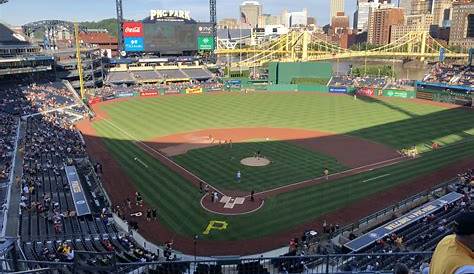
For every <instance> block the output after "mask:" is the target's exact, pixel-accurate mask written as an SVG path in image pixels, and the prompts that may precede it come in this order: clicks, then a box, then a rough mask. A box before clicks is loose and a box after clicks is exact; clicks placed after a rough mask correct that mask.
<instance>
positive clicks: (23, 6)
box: [0, 0, 357, 25]
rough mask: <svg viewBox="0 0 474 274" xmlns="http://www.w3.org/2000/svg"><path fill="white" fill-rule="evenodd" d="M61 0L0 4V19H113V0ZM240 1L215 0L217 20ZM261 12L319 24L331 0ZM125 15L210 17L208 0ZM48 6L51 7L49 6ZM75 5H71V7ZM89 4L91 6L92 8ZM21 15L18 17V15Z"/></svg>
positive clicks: (276, 4) (131, 1)
mask: <svg viewBox="0 0 474 274" xmlns="http://www.w3.org/2000/svg"><path fill="white" fill-rule="evenodd" d="M71 2H72V1H64V0H48V3H49V5H44V2H38V1H34V0H15V1H10V2H8V3H6V4H3V5H1V6H0V22H5V23H8V24H11V25H23V24H26V23H29V22H34V21H39V20H49V19H58V20H66V21H99V20H101V19H106V18H115V16H116V14H115V0H101V1H94V0H82V1H80V2H74V4H73V5H74V6H72V4H71ZM242 2H243V1H240V0H239V1H236V0H218V2H217V9H218V19H223V18H239V7H240V4H241V3H242ZM259 2H260V4H262V5H263V11H264V13H270V14H277V15H278V14H280V13H281V11H282V10H284V9H288V10H289V11H294V10H302V9H303V8H307V9H308V13H309V16H313V17H316V20H317V22H318V24H321V25H324V24H328V23H329V21H330V18H329V17H330V16H329V13H330V0H322V1H314V0H300V1H296V2H294V1H293V2H292V1H288V0H260V1H259ZM345 2H346V3H345V9H346V11H347V13H348V15H349V16H352V13H353V11H354V10H355V7H356V2H357V1H356V0H346V1H345ZM123 6H124V16H125V18H127V19H134V20H139V19H143V18H144V17H146V16H148V13H149V10H150V9H182V10H190V11H191V15H192V17H193V18H194V19H196V20H199V21H208V20H209V10H208V0H181V1H174V2H171V1H165V0H123ZM50 7H54V9H51V8H50ZM72 7H74V8H72ZM90 7H94V8H93V9H91V8H90ZM19 14H21V16H18V15H19Z"/></svg>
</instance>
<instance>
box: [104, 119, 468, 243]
mask: <svg viewBox="0 0 474 274" xmlns="http://www.w3.org/2000/svg"><path fill="white" fill-rule="evenodd" d="M99 130H100V131H101V132H102V131H104V132H110V134H112V135H114V134H115V135H116V134H117V132H116V129H115V128H113V127H110V126H109V127H104V126H103V125H101V126H100V129H99ZM119 136H120V134H119ZM122 137H125V136H122ZM104 141H105V143H106V145H107V147H108V149H109V150H110V151H111V152H112V155H113V156H114V157H116V159H118V160H119V162H120V163H121V166H122V168H124V170H125V172H126V173H127V174H128V176H130V177H131V178H133V181H134V183H135V185H136V187H137V189H138V190H139V191H140V192H142V193H143V194H144V197H145V199H146V201H147V202H149V203H150V204H151V205H152V206H154V207H157V208H158V209H159V215H160V222H162V223H163V224H165V225H166V226H168V227H169V228H170V229H172V230H174V231H176V232H177V233H179V234H182V235H188V236H192V235H194V234H196V233H198V234H200V233H202V231H203V230H204V229H205V226H206V225H207V223H208V222H209V221H210V220H226V221H227V222H229V229H228V230H226V231H225V232H219V233H211V234H210V235H207V236H206V235H202V237H203V238H206V239H215V240H224V239H225V240H239V239H252V238H258V237H262V236H267V235H270V234H272V233H275V232H279V231H284V230H286V229H290V228H292V227H294V226H296V225H298V224H301V223H304V222H307V221H310V220H312V219H314V218H317V217H318V216H320V215H322V214H325V213H328V212H332V211H335V210H337V209H339V208H341V207H344V206H347V205H350V204H351V203H353V202H355V201H357V200H360V199H362V198H364V197H366V196H368V195H370V194H375V193H377V192H380V191H386V190H389V189H390V188H392V187H394V186H397V185H399V184H401V183H404V182H407V181H408V180H410V179H412V178H414V177H417V176H422V175H426V174H429V173H431V172H433V171H435V170H437V169H438V168H440V167H442V166H444V165H446V164H448V163H451V162H454V161H456V160H458V159H460V158H463V157H468V156H472V154H473V152H474V142H468V143H466V144H464V145H458V146H454V147H451V148H449V149H443V150H440V151H437V152H429V153H425V154H424V156H423V157H422V158H419V159H417V160H413V161H410V162H406V163H402V164H400V165H396V166H391V167H387V168H383V169H380V170H376V171H372V172H368V173H364V174H359V175H356V176H352V177H348V178H344V179H341V180H337V181H333V182H328V183H325V184H321V185H316V186H312V187H308V188H305V189H302V190H298V191H294V192H289V193H285V194H281V195H279V196H277V197H275V198H271V199H267V200H266V201H265V206H264V208H263V209H262V210H260V211H257V212H256V213H254V214H251V215H246V216H236V217H224V216H220V215H213V214H210V213H208V212H206V211H204V210H203V209H202V208H201V207H200V205H199V200H200V197H201V195H200V194H199V191H198V190H197V189H196V188H194V187H192V186H191V184H190V183H189V182H187V181H185V180H184V179H183V178H181V177H179V176H177V175H175V174H174V173H172V172H170V171H169V170H168V169H166V168H165V167H163V166H162V165H161V164H159V163H158V161H156V160H155V159H153V158H151V157H150V156H149V155H148V154H147V153H146V152H144V151H143V150H141V149H140V148H138V147H137V146H136V145H135V144H133V143H132V142H130V141H123V140H117V139H115V140H113V139H104ZM134 157H138V158H140V159H141V160H142V161H144V162H145V163H146V164H147V165H148V166H149V168H144V167H143V166H142V165H140V164H139V163H137V162H135V161H133V158H134ZM384 174H390V176H388V177H384V178H382V179H377V180H371V181H368V182H364V180H367V179H370V178H374V177H377V176H381V175H384ZM407 187H409V186H407ZM131 195H132V194H131Z"/></svg>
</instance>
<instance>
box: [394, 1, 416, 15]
mask: <svg viewBox="0 0 474 274" xmlns="http://www.w3.org/2000/svg"><path fill="white" fill-rule="evenodd" d="M415 1H416V0H415ZM412 2H413V0H400V2H399V3H398V7H400V8H402V9H404V10H405V15H411V9H412Z"/></svg>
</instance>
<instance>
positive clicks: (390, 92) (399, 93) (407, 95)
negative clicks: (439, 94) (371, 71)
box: [382, 89, 416, 99]
mask: <svg viewBox="0 0 474 274" xmlns="http://www.w3.org/2000/svg"><path fill="white" fill-rule="evenodd" d="M382 95H383V96H387V97H398V98H404V99H412V98H415V97H416V96H415V92H414V91H409V90H396V89H386V90H384V91H382Z"/></svg>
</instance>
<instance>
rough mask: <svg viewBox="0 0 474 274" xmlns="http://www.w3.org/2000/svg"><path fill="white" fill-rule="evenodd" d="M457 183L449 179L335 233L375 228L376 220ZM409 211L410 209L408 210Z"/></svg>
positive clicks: (456, 179)
mask: <svg viewBox="0 0 474 274" xmlns="http://www.w3.org/2000/svg"><path fill="white" fill-rule="evenodd" d="M457 181H458V178H453V179H451V180H449V181H447V182H444V183H441V184H438V185H436V186H434V187H432V188H431V189H430V190H427V191H423V192H420V193H417V194H415V195H413V196H411V197H408V198H406V199H404V200H402V201H400V202H398V203H396V204H394V205H391V206H389V207H386V208H384V209H382V210H380V211H378V212H375V213H372V214H371V215H369V216H367V217H364V218H362V219H360V220H358V221H357V222H355V223H352V224H349V225H346V226H344V227H342V228H341V229H340V230H339V232H337V233H336V234H339V233H344V232H347V231H355V230H357V229H359V228H360V227H361V226H362V225H368V224H369V223H373V225H374V226H376V220H378V219H379V217H381V216H386V215H387V214H389V213H395V212H396V211H398V210H400V209H403V208H405V207H406V206H407V205H409V204H414V203H416V202H417V201H421V202H422V201H424V200H427V199H429V197H430V196H432V195H434V193H436V191H437V190H439V189H443V188H447V187H448V186H449V185H451V184H454V183H456V182H457ZM416 204H419V203H416ZM409 209H411V208H409ZM409 209H407V210H409Z"/></svg>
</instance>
